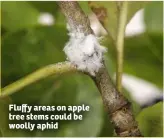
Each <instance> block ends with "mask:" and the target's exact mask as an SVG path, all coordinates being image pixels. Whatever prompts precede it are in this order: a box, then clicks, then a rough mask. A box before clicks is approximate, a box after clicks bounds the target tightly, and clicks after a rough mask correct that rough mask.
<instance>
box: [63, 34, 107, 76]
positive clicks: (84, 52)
mask: <svg viewBox="0 0 164 140" xmlns="http://www.w3.org/2000/svg"><path fill="white" fill-rule="evenodd" d="M64 52H65V53H66V55H67V59H68V60H69V61H70V62H72V63H73V64H74V65H76V66H77V68H78V69H79V70H82V71H87V72H89V73H90V74H91V75H93V76H95V72H98V71H99V69H100V68H101V67H102V66H103V64H102V61H103V54H104V53H105V52H106V48H105V47H103V46H101V45H100V44H99V42H98V40H97V38H96V37H95V36H94V35H92V34H90V35H87V36H85V35H84V34H82V33H80V32H79V33H77V32H76V34H74V33H70V40H69V42H68V43H67V44H66V46H65V47H64Z"/></svg>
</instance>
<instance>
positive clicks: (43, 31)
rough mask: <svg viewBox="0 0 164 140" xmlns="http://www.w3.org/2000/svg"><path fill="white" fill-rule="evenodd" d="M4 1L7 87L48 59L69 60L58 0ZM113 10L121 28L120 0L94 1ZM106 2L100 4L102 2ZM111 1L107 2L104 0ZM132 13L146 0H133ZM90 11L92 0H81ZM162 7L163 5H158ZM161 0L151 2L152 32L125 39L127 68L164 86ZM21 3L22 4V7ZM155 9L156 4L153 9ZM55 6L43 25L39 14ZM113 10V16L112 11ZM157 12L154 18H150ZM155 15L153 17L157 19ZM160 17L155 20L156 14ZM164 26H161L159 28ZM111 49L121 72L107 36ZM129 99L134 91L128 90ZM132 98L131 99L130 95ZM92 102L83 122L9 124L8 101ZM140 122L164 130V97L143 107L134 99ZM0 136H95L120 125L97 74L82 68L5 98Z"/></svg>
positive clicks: (147, 132)
mask: <svg viewBox="0 0 164 140" xmlns="http://www.w3.org/2000/svg"><path fill="white" fill-rule="evenodd" d="M1 3H2V23H1V25H2V31H3V32H2V55H1V56H2V87H4V86H6V85H8V84H10V83H12V82H14V81H16V80H18V79H19V78H21V77H23V76H25V75H27V74H29V73H31V72H33V71H35V70H36V69H38V68H41V67H44V66H46V65H48V64H52V63H57V62H61V61H64V60H65V59H66V58H65V55H64V52H63V51H62V50H63V47H64V45H65V43H66V42H67V40H68V35H67V30H66V22H65V19H64V16H63V15H62V14H61V12H60V11H59V8H58V6H57V4H56V3H55V2H1ZM92 3H94V4H96V6H97V7H101V6H102V5H103V6H104V7H105V8H106V9H107V10H108V11H107V12H108V17H107V20H105V22H104V25H105V27H106V29H108V30H109V28H110V30H111V32H112V35H113V36H115V34H116V26H115V23H116V22H117V19H116V18H117V17H116V13H115V14H112V13H113V12H114V11H115V10H116V5H115V3H114V2H99V3H98V2H90V4H92ZM98 4H100V5H98ZM104 4H105V5H104ZM130 4H131V6H130V11H131V10H132V12H130V13H129V14H130V15H128V17H129V18H128V19H129V20H130V18H131V17H132V16H133V15H134V13H135V12H136V11H137V10H138V9H139V8H141V7H142V6H141V5H142V4H141V5H140V2H130ZM80 5H81V6H82V8H83V9H84V10H85V13H87V14H88V13H90V11H91V10H90V9H89V7H88V5H87V2H80ZM158 8H159V10H158ZM160 8H161V3H160V2H152V3H150V4H148V5H147V6H146V7H145V22H146V27H147V32H146V33H144V34H141V35H137V36H133V37H128V38H126V39H125V54H124V58H125V62H124V72H126V73H129V74H132V75H136V76H138V77H141V78H143V79H145V80H147V81H150V82H152V83H154V84H155V85H157V86H158V87H160V88H162V86H163V84H162V65H163V51H162V49H163V48H162V47H163V35H162V30H161V25H162V20H161V19H162V18H161V15H162V14H161V12H160ZM20 9H21V10H20ZM151 9H153V10H151ZM42 12H49V13H51V14H52V15H53V16H54V17H55V25H53V26H41V25H39V23H38V16H39V14H40V13H42ZM111 15H112V16H111ZM151 16H152V18H150V17H151ZM152 19H153V20H152ZM154 19H155V20H154ZM158 27H159V28H160V29H159V28H158ZM104 44H105V45H106V46H107V47H108V49H109V51H108V54H106V56H105V61H106V62H105V63H106V65H107V68H108V71H109V73H110V75H111V76H112V74H113V73H114V72H115V63H116V59H115V58H116V55H115V50H114V46H113V45H112V44H111V42H110V41H109V38H107V41H106V42H105V43H104ZM126 96H127V97H128V98H129V99H130V97H129V96H128V95H126ZM130 100H131V99H130ZM9 103H28V104H41V105H80V104H82V103H84V104H87V105H90V106H91V111H90V112H87V113H85V114H84V120H83V121H81V122H73V121H64V122H62V123H60V124H61V128H60V129H59V130H57V131H55V132H54V131H45V132H40V131H34V132H32V133H29V132H27V131H18V130H17V131H14V130H12V131H11V130H8V129H7V126H8V104H9ZM133 108H134V112H137V113H136V117H137V120H138V122H139V126H140V128H141V131H142V132H143V134H144V136H162V103H160V104H157V105H155V106H153V107H150V108H147V109H144V110H142V111H141V112H140V113H139V114H138V108H137V105H136V104H135V103H133ZM0 114H1V115H0V136H4V137H7V136H9V137H23V136H25V137H26V136H27V137H32V136H41V137H50V136H54V137H55V136H58V137H59V136H60V137H95V136H101V137H105V136H108V137H109V136H113V133H114V129H113V127H112V125H111V123H110V119H109V118H108V117H107V114H106V111H105V109H104V107H103V103H102V100H101V96H100V94H99V92H98V90H97V89H96V87H95V85H94V83H93V82H92V80H91V79H90V78H89V77H87V76H85V75H82V74H79V73H76V74H64V75H62V76H52V77H49V78H47V79H45V80H42V81H39V82H37V83H35V84H33V85H30V86H28V87H26V88H24V89H23V90H21V91H19V92H17V93H15V94H13V95H12V96H10V97H7V98H5V99H0Z"/></svg>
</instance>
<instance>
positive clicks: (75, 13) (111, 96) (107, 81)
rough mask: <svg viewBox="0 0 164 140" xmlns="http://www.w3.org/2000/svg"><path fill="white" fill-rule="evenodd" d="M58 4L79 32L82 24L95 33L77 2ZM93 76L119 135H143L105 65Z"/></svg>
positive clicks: (82, 30) (83, 30)
mask: <svg viewBox="0 0 164 140" xmlns="http://www.w3.org/2000/svg"><path fill="white" fill-rule="evenodd" d="M58 5H59V6H60V8H61V10H62V12H63V13H64V15H65V17H66V19H67V21H68V23H69V25H70V26H71V28H73V29H74V30H77V32H78V31H79V29H78V27H79V25H80V26H81V27H82V28H81V31H80V32H83V33H84V34H85V35H89V34H93V31H92V29H91V28H90V24H89V19H88V18H87V16H86V15H85V14H84V12H83V11H82V10H81V8H80V6H79V4H78V3H77V2H73V1H60V2H58ZM91 78H92V79H93V80H94V82H95V83H96V85H97V88H98V89H99V91H100V93H101V96H102V99H103V103H104V105H105V108H106V109H107V112H108V114H109V117H110V119H111V122H112V124H113V125H114V128H115V131H116V133H117V135H118V136H121V137H125V136H127V137H130V136H132V137H139V136H142V135H141V133H140V130H139V128H138V125H137V122H136V120H135V118H134V116H133V114H132V110H131V107H130V103H129V102H128V101H127V100H126V99H125V98H124V97H123V96H122V94H120V93H119V92H118V91H117V89H116V87H115V85H114V84H113V83H112V80H111V78H110V76H109V75H108V72H107V69H106V68H105V65H104V67H103V68H101V69H100V70H99V72H98V73H97V74H96V76H95V77H92V76H91Z"/></svg>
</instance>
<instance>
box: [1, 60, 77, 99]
mask: <svg viewBox="0 0 164 140" xmlns="http://www.w3.org/2000/svg"><path fill="white" fill-rule="evenodd" d="M71 71H76V68H75V67H74V66H73V65H71V63H70V62H62V63H57V64H51V65H48V66H46V67H44V68H41V69H39V70H37V71H35V72H33V73H32V74H29V75H27V76H26V77H24V78H22V79H20V80H18V81H16V82H14V83H12V84H10V85H8V86H6V87H4V88H2V90H1V95H0V97H4V96H7V95H10V94H12V93H14V92H16V91H19V90H20V89H22V88H24V87H25V86H28V85H30V84H32V83H34V82H36V81H38V80H41V79H44V78H46V77H48V76H51V75H54V74H55V75H59V74H62V73H66V72H71Z"/></svg>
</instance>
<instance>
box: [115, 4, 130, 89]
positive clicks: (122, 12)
mask: <svg viewBox="0 0 164 140" xmlns="http://www.w3.org/2000/svg"><path fill="white" fill-rule="evenodd" d="M119 4H120V3H119ZM127 13H128V1H124V2H121V5H119V15H118V16H119V19H118V32H117V40H116V50H117V68H116V70H117V71H116V87H117V90H118V91H119V92H121V91H122V73H123V54H124V34H125V27H126V21H127Z"/></svg>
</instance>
